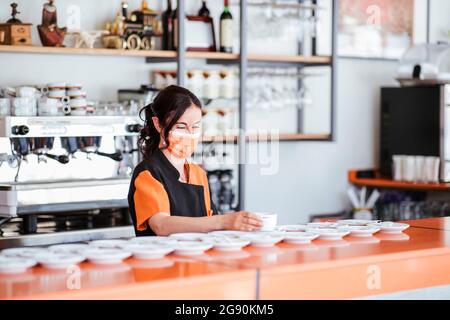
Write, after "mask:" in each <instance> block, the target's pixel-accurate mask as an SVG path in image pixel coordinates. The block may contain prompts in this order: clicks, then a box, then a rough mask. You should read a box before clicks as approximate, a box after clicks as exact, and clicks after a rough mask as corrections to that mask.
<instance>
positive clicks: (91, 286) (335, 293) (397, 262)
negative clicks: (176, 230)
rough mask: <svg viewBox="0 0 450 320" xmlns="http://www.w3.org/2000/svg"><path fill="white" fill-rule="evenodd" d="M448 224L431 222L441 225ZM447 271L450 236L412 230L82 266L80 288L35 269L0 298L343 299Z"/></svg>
mask: <svg viewBox="0 0 450 320" xmlns="http://www.w3.org/2000/svg"><path fill="white" fill-rule="evenodd" d="M446 220H447V219H437V220H433V223H434V224H436V225H443V226H446V223H445V221H446ZM447 221H448V220H447ZM422 222H423V224H424V225H429V223H430V222H428V221H426V220H424V221H422ZM411 224H412V225H413V224H414V225H415V224H420V221H415V222H414V223H413V222H411ZM161 263H168V265H167V266H164V265H159V264H161ZM448 270H450V231H447V230H438V229H437V228H433V229H430V228H427V227H411V228H410V229H408V230H406V232H405V233H404V234H403V235H400V236H387V235H383V234H377V235H375V237H373V238H370V239H368V240H362V239H358V238H350V237H346V238H345V240H343V241H339V242H326V241H319V240H316V241H314V242H313V243H312V244H309V245H298V246H296V245H289V244H284V243H283V244H279V245H277V246H276V247H273V248H266V249H264V248H253V247H247V248H246V249H245V250H242V251H239V252H230V253H221V252H217V251H215V250H211V251H209V252H207V254H204V255H201V256H198V257H192V258H189V259H186V258H184V259H181V258H179V257H178V258H177V257H175V256H172V255H171V256H169V257H168V258H166V259H164V260H158V261H155V262H143V261H138V260H134V259H129V260H127V261H125V262H124V263H122V264H120V265H116V266H109V267H107V266H103V267H100V266H96V265H93V264H90V263H83V264H82V265H81V284H82V289H81V290H70V289H67V288H66V282H67V277H68V275H67V274H66V272H65V271H63V272H60V271H50V270H47V269H44V268H40V267H39V268H34V269H33V270H31V271H30V272H28V273H26V274H22V275H14V276H12V275H10V276H7V275H0V298H3V299H5V298H7V299H8V298H24V297H25V298H37V299H62V298H67V299H78V298H80V299H115V298H118V299H128V298H129V299H255V298H260V299H347V298H358V297H366V296H372V295H380V294H385V293H391V292H398V291H403V290H412V289H418V288H426V287H432V286H437V285H445V284H450V272H449V271H448Z"/></svg>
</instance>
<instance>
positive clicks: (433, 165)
mask: <svg viewBox="0 0 450 320" xmlns="http://www.w3.org/2000/svg"><path fill="white" fill-rule="evenodd" d="M440 162H441V160H440V159H439V158H437V157H426V158H425V178H426V182H428V183H438V182H439V166H440Z"/></svg>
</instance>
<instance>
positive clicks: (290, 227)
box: [275, 224, 308, 232]
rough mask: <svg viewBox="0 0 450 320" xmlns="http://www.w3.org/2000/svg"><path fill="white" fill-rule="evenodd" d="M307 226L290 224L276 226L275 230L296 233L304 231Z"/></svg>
mask: <svg viewBox="0 0 450 320" xmlns="http://www.w3.org/2000/svg"><path fill="white" fill-rule="evenodd" d="M307 229H308V226H307V225H306V224H291V225H286V226H278V227H276V228H275V230H277V231H287V232H298V231H306V230H307Z"/></svg>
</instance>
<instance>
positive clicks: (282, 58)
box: [0, 45, 331, 65]
mask: <svg viewBox="0 0 450 320" xmlns="http://www.w3.org/2000/svg"><path fill="white" fill-rule="evenodd" d="M0 52H4V53H27V54H56V55H89V56H118V57H144V58H158V59H167V60H173V59H176V57H177V52H176V51H165V50H120V49H105V48H94V49H89V48H67V47H62V48H57V47H43V46H8V45H0ZM186 58H189V59H206V60H219V61H230V62H231V61H235V62H237V61H238V60H239V54H237V53H223V52H192V51H189V52H186ZM248 60H249V61H251V62H269V63H270V62H274V63H299V64H311V65H329V64H330V63H331V57H328V56H290V55H255V54H253V55H249V56H248Z"/></svg>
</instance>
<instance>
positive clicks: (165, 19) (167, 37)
mask: <svg viewBox="0 0 450 320" xmlns="http://www.w3.org/2000/svg"><path fill="white" fill-rule="evenodd" d="M172 14H173V10H172V0H167V8H166V10H165V11H164V12H163V13H162V25H163V36H162V49H163V50H173V49H174V47H173V20H172Z"/></svg>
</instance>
